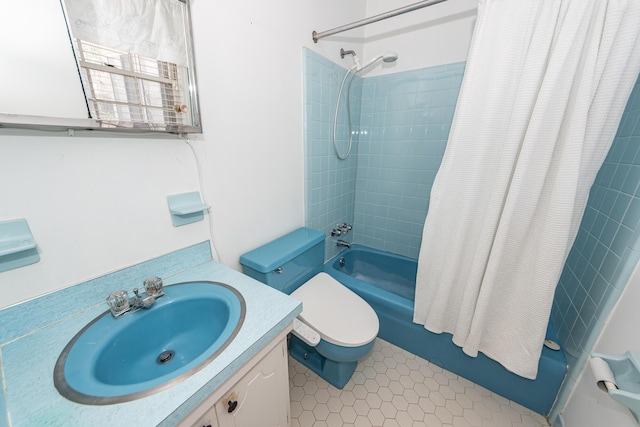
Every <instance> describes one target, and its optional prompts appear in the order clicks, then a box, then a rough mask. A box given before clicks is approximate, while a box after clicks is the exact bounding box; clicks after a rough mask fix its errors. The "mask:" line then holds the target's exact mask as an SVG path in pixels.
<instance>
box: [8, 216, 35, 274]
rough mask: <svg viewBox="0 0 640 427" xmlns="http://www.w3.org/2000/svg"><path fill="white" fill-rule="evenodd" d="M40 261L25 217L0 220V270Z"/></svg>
mask: <svg viewBox="0 0 640 427" xmlns="http://www.w3.org/2000/svg"><path fill="white" fill-rule="evenodd" d="M38 261H40V255H39V254H38V248H37V245H36V241H35V240H34V239H33V235H32V234H31V230H30V229H29V225H28V224H27V221H26V220H25V219H15V220H10V221H2V222H0V272H3V271H7V270H12V269H14V268H18V267H23V266H25V265H29V264H34V263H36V262H38Z"/></svg>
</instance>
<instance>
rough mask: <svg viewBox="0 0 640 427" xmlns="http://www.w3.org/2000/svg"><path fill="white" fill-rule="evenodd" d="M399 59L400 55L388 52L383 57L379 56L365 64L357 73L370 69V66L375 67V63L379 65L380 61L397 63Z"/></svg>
mask: <svg viewBox="0 0 640 427" xmlns="http://www.w3.org/2000/svg"><path fill="white" fill-rule="evenodd" d="M397 59H398V54H397V53H395V52H387V53H385V54H383V55H379V56H376V57H375V58H373V59H371V60H370V61H369V62H365V64H364V65H363V66H361V67H358V69H357V71H356V73H359V72H360V71H363V70H364V69H366V68H369V67H370V66H372V65H374V64H375V63H377V62H378V61H382V62H395V61H396V60H397Z"/></svg>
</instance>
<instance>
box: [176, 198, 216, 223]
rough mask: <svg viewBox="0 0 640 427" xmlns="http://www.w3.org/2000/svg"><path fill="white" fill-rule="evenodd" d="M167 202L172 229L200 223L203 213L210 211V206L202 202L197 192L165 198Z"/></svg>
mask: <svg viewBox="0 0 640 427" xmlns="http://www.w3.org/2000/svg"><path fill="white" fill-rule="evenodd" d="M167 202H168V203H169V211H170V212H171V221H172V222H173V226H174V227H180V226H181V225H186V224H191V223H192V222H197V221H201V220H202V219H203V218H204V211H206V210H209V209H211V206H209V205H206V204H204V203H203V202H202V198H201V197H200V193H199V192H198V191H193V192H190V193H182V194H173V195H171V196H167Z"/></svg>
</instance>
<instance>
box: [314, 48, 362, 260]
mask: <svg viewBox="0 0 640 427" xmlns="http://www.w3.org/2000/svg"><path fill="white" fill-rule="evenodd" d="M347 60H348V58H347V59H345V61H347ZM345 65H347V66H350V65H351V64H350V63H348V62H345ZM303 67H304V90H303V93H304V107H305V108H304V126H305V129H304V133H305V225H306V226H307V227H311V228H314V229H316V230H320V231H322V232H324V233H325V235H326V236H327V241H326V250H325V257H326V258H327V259H329V258H331V257H332V256H333V255H335V254H337V253H338V252H339V248H338V247H337V246H336V243H335V241H336V240H337V237H336V238H332V237H331V230H332V229H333V228H334V227H335V226H336V225H337V224H342V223H345V222H346V223H347V224H353V217H354V200H355V189H356V165H357V154H358V142H357V140H358V136H359V135H358V134H359V122H360V98H361V92H362V79H361V78H360V77H359V76H355V77H353V81H352V83H351V89H350V101H351V102H350V103H351V111H352V116H351V118H352V130H353V131H354V135H353V139H352V149H351V154H350V155H349V157H348V158H347V159H345V160H340V159H338V157H337V156H336V154H335V153H334V149H333V121H334V116H335V111H336V100H337V98H338V90H339V88H340V84H341V82H342V79H343V78H344V76H345V74H346V72H347V70H346V69H345V68H343V67H341V66H339V65H337V64H335V63H333V62H331V61H329V60H328V59H326V58H324V57H322V56H321V55H318V54H317V53H315V52H313V51H311V50H308V49H304V50H303ZM347 81H348V80H347ZM345 95H346V93H343V97H342V99H343V101H344V100H345V99H346V96H345ZM345 108H346V103H345V102H341V103H340V110H341V111H340V114H339V116H338V117H339V119H338V122H337V123H338V126H337V132H336V141H337V147H338V149H339V151H340V153H341V154H344V153H346V150H347V147H348V140H349V139H348V137H349V131H348V125H347V121H346V110H344V109H345ZM343 110H344V111H343ZM346 237H347V236H341V238H346ZM349 237H350V236H349Z"/></svg>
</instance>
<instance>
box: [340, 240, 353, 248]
mask: <svg viewBox="0 0 640 427" xmlns="http://www.w3.org/2000/svg"><path fill="white" fill-rule="evenodd" d="M336 245H338V246H344V247H345V248H350V247H351V243H349V242H345V241H344V240H341V239H338V241H337V242H336Z"/></svg>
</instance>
